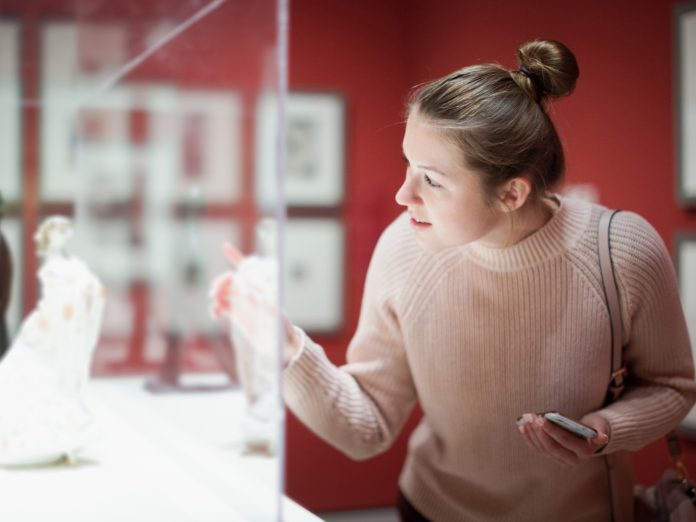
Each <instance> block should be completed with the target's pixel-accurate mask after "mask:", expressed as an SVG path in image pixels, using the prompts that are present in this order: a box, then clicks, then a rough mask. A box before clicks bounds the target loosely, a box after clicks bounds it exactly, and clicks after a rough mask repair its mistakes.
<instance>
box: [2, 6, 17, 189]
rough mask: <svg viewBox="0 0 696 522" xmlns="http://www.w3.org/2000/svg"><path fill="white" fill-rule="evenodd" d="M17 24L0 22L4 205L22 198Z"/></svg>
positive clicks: (7, 21) (5, 21)
mask: <svg viewBox="0 0 696 522" xmlns="http://www.w3.org/2000/svg"><path fill="white" fill-rule="evenodd" d="M19 34H20V24H19V23H18V22H15V21H11V20H2V21H0V78H2V81H1V82H0V136H2V139H0V158H2V162H3V175H2V182H1V183H0V192H2V195H3V198H4V199H5V201H19V199H20V198H21V193H22V188H21V183H22V176H21V141H20V140H21V136H22V132H21V126H22V124H21V110H22V104H21V85H20V78H19Z"/></svg>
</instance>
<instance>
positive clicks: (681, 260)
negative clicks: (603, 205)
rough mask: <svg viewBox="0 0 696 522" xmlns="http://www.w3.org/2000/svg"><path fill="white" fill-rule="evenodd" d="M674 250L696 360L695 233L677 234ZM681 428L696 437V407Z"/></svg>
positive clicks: (680, 292) (682, 299) (680, 290)
mask: <svg viewBox="0 0 696 522" xmlns="http://www.w3.org/2000/svg"><path fill="white" fill-rule="evenodd" d="M675 250H676V260H677V262H676V265H677V266H676V268H677V278H678V281H679V294H680V296H681V302H682V307H683V310H684V317H685V319H686V326H687V328H688V330H689V338H690V339H691V348H692V350H693V351H694V358H696V232H691V233H681V234H679V235H678V236H677V241H676V245H675ZM682 428H683V429H685V430H686V431H688V432H690V434H692V435H695V436H696V407H695V408H693V409H692V410H691V412H689V414H688V415H687V416H686V418H685V419H684V421H683V422H682Z"/></svg>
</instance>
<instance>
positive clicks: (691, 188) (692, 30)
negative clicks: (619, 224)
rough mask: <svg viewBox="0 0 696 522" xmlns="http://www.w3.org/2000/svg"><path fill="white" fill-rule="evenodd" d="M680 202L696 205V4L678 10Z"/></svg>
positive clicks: (676, 108)
mask: <svg viewBox="0 0 696 522" xmlns="http://www.w3.org/2000/svg"><path fill="white" fill-rule="evenodd" d="M674 13H675V16H674V18H675V20H674V26H675V38H676V40H675V49H676V59H675V66H676V71H675V73H676V74H675V86H676V91H677V92H676V96H675V100H676V107H675V116H676V118H675V121H676V127H677V128H676V136H677V139H676V148H677V150H676V157H677V162H676V163H677V200H678V201H679V202H680V203H681V204H682V205H684V206H689V207H694V206H696V2H690V3H687V4H683V5H680V6H678V7H676V8H675V11H674Z"/></svg>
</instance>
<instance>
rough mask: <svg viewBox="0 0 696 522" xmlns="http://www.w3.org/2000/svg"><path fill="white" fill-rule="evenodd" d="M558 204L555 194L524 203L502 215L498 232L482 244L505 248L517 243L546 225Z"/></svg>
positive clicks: (489, 246)
mask: <svg viewBox="0 0 696 522" xmlns="http://www.w3.org/2000/svg"><path fill="white" fill-rule="evenodd" d="M559 206H560V204H559V201H558V199H557V198H556V197H555V196H545V197H543V198H541V199H540V200H539V201H538V202H536V203H533V204H532V203H530V204H528V205H524V206H523V207H522V208H521V209H519V210H518V211H516V212H514V213H512V214H506V215H504V216H502V218H501V224H500V227H499V230H498V233H497V234H495V235H494V236H492V237H490V238H489V239H488V240H487V241H485V242H482V245H483V246H485V247H488V248H506V247H511V246H512V245H515V244H517V243H519V242H520V241H522V240H524V239H525V238H527V237H529V236H531V235H532V234H534V233H535V232H536V231H537V230H539V229H541V228H542V227H543V226H544V225H546V223H548V222H549V220H550V219H551V218H552V217H553V215H554V214H555V213H556V211H557V210H558V208H559Z"/></svg>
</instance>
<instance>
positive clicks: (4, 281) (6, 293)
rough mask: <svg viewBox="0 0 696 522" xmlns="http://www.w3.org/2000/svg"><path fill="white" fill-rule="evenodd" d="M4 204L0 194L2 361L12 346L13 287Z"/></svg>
mask: <svg viewBox="0 0 696 522" xmlns="http://www.w3.org/2000/svg"><path fill="white" fill-rule="evenodd" d="M3 205H4V202H3V199H2V193H0V361H1V360H2V358H3V357H4V355H5V352H7V348H8V347H9V345H10V340H9V334H8V331H7V318H6V317H5V314H6V313H7V307H8V305H9V303H10V289H11V286H12V259H11V258H10V249H9V247H8V246H7V241H6V240H5V236H4V235H3V233H2V218H3V214H4V208H3Z"/></svg>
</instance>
